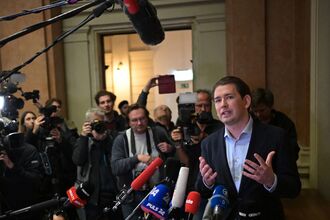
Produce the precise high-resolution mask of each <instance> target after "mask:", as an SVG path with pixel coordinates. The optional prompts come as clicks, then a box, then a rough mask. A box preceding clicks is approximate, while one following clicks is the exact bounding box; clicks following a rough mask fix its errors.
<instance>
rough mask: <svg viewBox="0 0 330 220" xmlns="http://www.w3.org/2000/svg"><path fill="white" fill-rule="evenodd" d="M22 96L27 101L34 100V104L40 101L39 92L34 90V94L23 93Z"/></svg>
mask: <svg viewBox="0 0 330 220" xmlns="http://www.w3.org/2000/svg"><path fill="white" fill-rule="evenodd" d="M22 96H23V97H24V98H25V100H26V101H27V100H30V99H32V100H33V103H36V102H37V100H38V99H40V94H39V90H33V91H32V92H24V93H22Z"/></svg>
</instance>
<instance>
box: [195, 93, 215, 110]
mask: <svg viewBox="0 0 330 220" xmlns="http://www.w3.org/2000/svg"><path fill="white" fill-rule="evenodd" d="M209 100H210V97H209V95H208V94H207V93H205V92H200V93H198V94H197V102H196V104H195V112H196V113H197V114H199V113H201V112H202V111H205V112H211V103H210V101H209Z"/></svg>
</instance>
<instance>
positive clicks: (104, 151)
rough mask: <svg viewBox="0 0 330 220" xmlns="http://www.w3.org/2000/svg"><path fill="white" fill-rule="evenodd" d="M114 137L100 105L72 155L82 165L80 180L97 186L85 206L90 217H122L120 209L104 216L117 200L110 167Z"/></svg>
mask: <svg viewBox="0 0 330 220" xmlns="http://www.w3.org/2000/svg"><path fill="white" fill-rule="evenodd" d="M113 139H114V137H113V136H111V135H110V133H109V131H108V129H107V127H106V122H105V113H104V112H103V111H102V110H100V109H97V108H93V109H90V110H88V111H87V112H86V122H85V123H84V124H83V126H82V132H81V135H80V137H79V138H78V140H77V143H76V146H75V149H74V152H73V156H72V158H73V161H74V163H75V164H76V165H77V166H78V176H77V180H78V182H80V183H81V182H88V183H89V185H91V186H92V188H93V191H92V194H91V197H90V199H89V201H88V203H87V205H86V206H85V207H84V211H85V214H86V219H87V220H97V219H104V220H106V219H121V213H120V211H119V212H117V213H113V212H110V213H109V214H108V215H107V216H102V210H103V208H104V207H105V206H107V205H110V204H111V203H112V202H113V201H114V200H115V197H116V194H117V192H118V191H117V188H116V182H115V177H114V175H113V174H112V172H111V167H110V157H111V149H112V143H113Z"/></svg>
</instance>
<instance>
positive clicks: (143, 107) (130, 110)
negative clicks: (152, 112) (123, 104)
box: [127, 103, 149, 118]
mask: <svg viewBox="0 0 330 220" xmlns="http://www.w3.org/2000/svg"><path fill="white" fill-rule="evenodd" d="M138 109H143V110H144V114H145V116H146V117H147V118H149V111H148V110H147V108H146V107H145V106H144V105H140V104H138V103H135V104H132V105H130V106H128V112H127V115H128V116H129V113H131V112H132V111H134V110H138Z"/></svg>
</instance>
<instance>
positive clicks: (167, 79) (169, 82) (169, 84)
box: [158, 75, 176, 94]
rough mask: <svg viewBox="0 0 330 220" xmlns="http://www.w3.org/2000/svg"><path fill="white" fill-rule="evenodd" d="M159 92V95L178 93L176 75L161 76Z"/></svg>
mask: <svg viewBox="0 0 330 220" xmlns="http://www.w3.org/2000/svg"><path fill="white" fill-rule="evenodd" d="M158 92H159V94H168V93H175V92H176V89H175V78H174V75H161V76H159V77H158Z"/></svg>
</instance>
